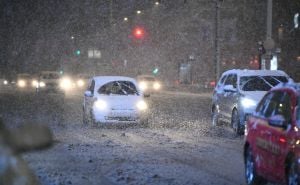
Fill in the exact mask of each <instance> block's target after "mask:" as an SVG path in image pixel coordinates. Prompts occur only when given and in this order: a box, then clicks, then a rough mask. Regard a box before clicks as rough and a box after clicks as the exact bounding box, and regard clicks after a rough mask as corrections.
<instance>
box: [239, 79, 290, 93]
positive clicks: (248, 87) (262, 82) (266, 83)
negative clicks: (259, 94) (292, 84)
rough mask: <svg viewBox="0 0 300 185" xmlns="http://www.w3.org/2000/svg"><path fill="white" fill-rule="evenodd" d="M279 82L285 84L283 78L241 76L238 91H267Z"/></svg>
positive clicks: (285, 80)
mask: <svg viewBox="0 0 300 185" xmlns="http://www.w3.org/2000/svg"><path fill="white" fill-rule="evenodd" d="M280 82H287V78H286V77H285V76H243V77H241V79H240V89H241V90H243V91H268V90H270V89H271V88H272V87H274V86H275V85H277V84H278V83H280Z"/></svg>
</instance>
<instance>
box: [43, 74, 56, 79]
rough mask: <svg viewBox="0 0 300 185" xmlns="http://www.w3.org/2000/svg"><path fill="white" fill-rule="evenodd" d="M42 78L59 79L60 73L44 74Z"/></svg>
mask: <svg viewBox="0 0 300 185" xmlns="http://www.w3.org/2000/svg"><path fill="white" fill-rule="evenodd" d="M42 78H43V79H58V78H59V74H56V73H49V74H43V75H42Z"/></svg>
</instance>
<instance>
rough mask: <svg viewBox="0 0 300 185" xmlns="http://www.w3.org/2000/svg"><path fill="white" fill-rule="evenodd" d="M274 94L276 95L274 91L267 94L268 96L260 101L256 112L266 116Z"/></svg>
mask: <svg viewBox="0 0 300 185" xmlns="http://www.w3.org/2000/svg"><path fill="white" fill-rule="evenodd" d="M273 95H274V93H273V92H271V93H269V94H266V96H265V97H264V98H263V99H262V100H261V101H260V103H259V104H258V106H257V108H256V113H257V114H258V115H259V116H264V112H265V110H266V109H267V107H268V105H269V103H270V102H271V99H272V97H273Z"/></svg>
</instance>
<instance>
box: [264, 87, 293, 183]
mask: <svg viewBox="0 0 300 185" xmlns="http://www.w3.org/2000/svg"><path fill="white" fill-rule="evenodd" d="M276 93H278V94H279V96H277V98H278V99H276V101H277V102H278V103H277V104H276V107H275V109H274V111H273V112H272V115H271V118H273V119H275V121H277V120H276V117H278V116H279V115H280V116H283V118H284V120H285V122H286V127H285V128H283V127H279V126H277V125H274V124H272V123H270V120H269V125H270V132H271V135H270V136H269V137H270V141H271V143H270V146H269V147H270V149H269V150H270V152H269V161H270V162H269V163H267V165H268V166H267V168H268V173H269V176H270V178H271V179H273V180H276V181H277V180H281V181H282V180H284V177H285V176H284V174H285V156H287V153H288V151H289V150H288V147H289V145H288V133H289V131H290V129H288V128H291V124H292V112H293V110H292V107H294V106H292V101H291V100H292V97H291V95H292V94H289V93H288V92H284V91H277V92H276ZM279 121H280V120H279Z"/></svg>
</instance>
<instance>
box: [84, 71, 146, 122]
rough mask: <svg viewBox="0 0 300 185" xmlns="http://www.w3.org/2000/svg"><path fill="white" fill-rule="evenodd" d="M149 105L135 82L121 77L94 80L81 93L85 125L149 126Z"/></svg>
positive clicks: (102, 77)
mask: <svg viewBox="0 0 300 185" xmlns="http://www.w3.org/2000/svg"><path fill="white" fill-rule="evenodd" d="M147 109H148V105H147V103H146V102H145V101H144V95H143V93H142V91H141V90H140V89H139V88H138V85H137V82H136V80H135V79H133V78H130V77H123V76H96V77H93V78H92V79H91V80H90V82H89V85H88V89H87V91H85V93H84V100H83V122H84V123H85V124H88V123H91V124H97V123H101V124H105V125H110V124H113V123H118V124H119V123H126V124H127V123H133V124H136V123H137V124H142V125H143V126H146V125H147V124H148V110H147Z"/></svg>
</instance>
